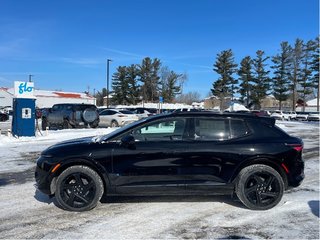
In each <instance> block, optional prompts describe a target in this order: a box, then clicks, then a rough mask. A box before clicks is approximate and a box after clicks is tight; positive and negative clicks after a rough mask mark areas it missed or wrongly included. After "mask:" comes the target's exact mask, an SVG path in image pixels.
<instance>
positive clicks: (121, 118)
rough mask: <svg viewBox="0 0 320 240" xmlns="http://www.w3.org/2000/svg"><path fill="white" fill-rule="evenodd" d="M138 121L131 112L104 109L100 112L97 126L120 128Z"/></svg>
mask: <svg viewBox="0 0 320 240" xmlns="http://www.w3.org/2000/svg"><path fill="white" fill-rule="evenodd" d="M138 120H139V118H138V116H137V115H136V114H134V113H133V112H131V111H128V110H121V109H120V110H117V109H106V110H103V111H102V112H100V123H99V126H101V127H122V126H124V125H127V124H129V123H132V122H134V121H138Z"/></svg>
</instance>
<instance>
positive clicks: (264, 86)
mask: <svg viewBox="0 0 320 240" xmlns="http://www.w3.org/2000/svg"><path fill="white" fill-rule="evenodd" d="M264 54H265V53H264V51H262V50H258V51H257V52H256V58H254V59H253V70H254V73H253V75H254V77H253V79H252V81H253V82H254V84H253V88H252V101H253V103H254V106H255V108H256V109H260V108H261V101H262V100H263V99H264V98H265V97H266V96H268V92H269V91H270V85H271V79H270V77H269V73H270V71H268V70H266V67H267V64H266V63H265V62H266V61H267V60H268V59H269V57H265V56H264Z"/></svg>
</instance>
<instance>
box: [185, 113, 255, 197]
mask: <svg viewBox="0 0 320 240" xmlns="http://www.w3.org/2000/svg"><path fill="white" fill-rule="evenodd" d="M194 127H195V137H194V140H193V141H190V142H188V146H187V155H188V158H187V159H186V160H185V161H186V162H187V163H188V168H187V169H186V170H187V173H188V179H187V181H186V186H187V191H188V192H198V191H208V189H209V190H210V189H211V190H212V191H215V192H219V191H220V190H221V191H224V190H225V188H226V187H228V181H229V179H230V176H231V175H232V174H233V172H234V170H235V167H236V166H237V165H238V164H239V163H240V162H241V161H242V160H243V159H244V158H245V157H247V156H246V153H247V152H248V151H249V152H250V146H251V144H249V145H248V144H247V143H246V141H245V138H246V136H248V135H249V134H250V132H249V129H248V127H247V126H246V123H245V121H243V120H240V119H230V118H222V117H219V118H212V117H201V118H196V119H195V120H194ZM229 187H230V188H232V186H231V185H230V186H229ZM220 188H221V189H220Z"/></svg>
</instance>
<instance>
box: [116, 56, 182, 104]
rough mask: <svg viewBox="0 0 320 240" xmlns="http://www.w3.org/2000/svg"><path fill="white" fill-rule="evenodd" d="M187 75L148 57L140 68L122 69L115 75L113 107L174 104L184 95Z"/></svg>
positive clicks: (136, 66) (134, 66) (137, 66)
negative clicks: (120, 105) (182, 93)
mask: <svg viewBox="0 0 320 240" xmlns="http://www.w3.org/2000/svg"><path fill="white" fill-rule="evenodd" d="M186 79H187V76H186V74H179V73H176V72H174V71H172V70H170V69H169V68H168V67H167V66H162V64H161V61H160V60H159V59H158V58H154V59H151V58H149V57H146V58H144V59H143V60H142V62H141V64H132V65H130V66H119V67H118V68H117V71H116V72H115V73H114V74H113V75H112V93H113V96H112V104H124V105H127V104H133V105H134V104H137V103H138V102H141V101H144V102H158V101H159V98H160V97H162V98H163V99H164V101H165V102H169V103H171V102H173V101H174V99H175V98H176V96H177V94H181V90H182V86H183V83H184V82H185V81H186Z"/></svg>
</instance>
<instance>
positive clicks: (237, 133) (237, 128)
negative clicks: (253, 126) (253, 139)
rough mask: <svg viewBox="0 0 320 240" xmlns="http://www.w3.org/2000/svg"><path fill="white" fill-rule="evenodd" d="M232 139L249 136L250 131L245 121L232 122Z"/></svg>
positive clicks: (236, 120)
mask: <svg viewBox="0 0 320 240" xmlns="http://www.w3.org/2000/svg"><path fill="white" fill-rule="evenodd" d="M230 129H231V138H239V137H243V136H245V135H247V134H248V133H249V130H248V128H247V126H246V123H245V122H244V121H243V120H240V119H239V120H238V119H232V120H230Z"/></svg>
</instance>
